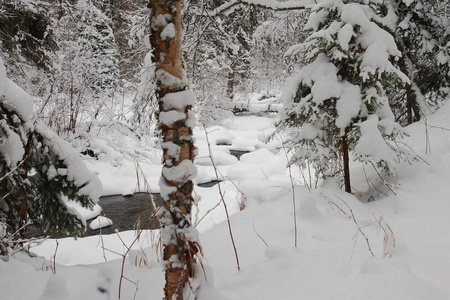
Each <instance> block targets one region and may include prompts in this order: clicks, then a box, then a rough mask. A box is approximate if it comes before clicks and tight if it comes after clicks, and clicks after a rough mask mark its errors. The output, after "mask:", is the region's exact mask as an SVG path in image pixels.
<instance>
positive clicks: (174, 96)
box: [149, 0, 199, 300]
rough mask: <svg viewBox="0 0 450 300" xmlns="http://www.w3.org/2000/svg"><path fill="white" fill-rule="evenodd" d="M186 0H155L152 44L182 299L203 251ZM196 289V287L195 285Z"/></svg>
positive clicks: (169, 280) (167, 208) (164, 180)
mask: <svg viewBox="0 0 450 300" xmlns="http://www.w3.org/2000/svg"><path fill="white" fill-rule="evenodd" d="M181 2H182V1H180V0H151V1H150V3H149V7H150V8H151V15H150V17H151V23H150V42H151V45H152V48H153V51H154V52H153V62H154V63H155V72H156V73H155V74H156V85H157V93H156V94H157V98H158V102H159V113H158V121H159V123H158V124H159V129H160V131H161V138H162V141H161V146H162V148H163V151H164V154H163V170H162V175H161V180H160V189H161V195H162V197H163V198H164V201H165V203H164V206H163V208H162V211H161V215H160V217H161V221H162V223H163V228H162V229H161V239H162V244H163V259H164V266H165V279H166V284H165V287H164V296H165V299H168V300H173V299H177V300H182V299H183V297H184V290H186V289H187V288H188V287H187V284H186V283H187V282H188V280H189V279H190V278H192V277H193V276H194V269H195V264H196V255H197V252H198V250H199V244H198V240H197V236H198V233H197V231H196V229H195V228H193V227H192V224H191V207H192V204H193V202H194V200H193V197H192V190H193V183H192V179H193V178H194V177H195V175H196V172H197V170H196V168H195V166H194V164H193V160H194V152H195V147H194V143H193V139H192V128H193V126H194V125H195V114H194V113H193V112H192V105H193V104H194V103H195V96H194V94H193V93H192V92H191V91H188V90H187V78H186V72H185V71H184V69H183V66H182V59H181V33H182V24H181ZM191 288H192V285H191Z"/></svg>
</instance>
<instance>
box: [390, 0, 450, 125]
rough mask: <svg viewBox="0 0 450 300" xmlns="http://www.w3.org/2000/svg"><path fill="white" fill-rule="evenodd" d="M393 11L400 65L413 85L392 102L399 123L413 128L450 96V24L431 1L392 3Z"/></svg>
mask: <svg viewBox="0 0 450 300" xmlns="http://www.w3.org/2000/svg"><path fill="white" fill-rule="evenodd" d="M389 10H392V14H393V15H395V16H396V17H397V21H396V22H395V24H394V26H393V28H392V26H391V27H390V28H389V29H391V30H392V32H393V36H394V38H395V40H396V43H397V46H398V48H399V50H400V51H401V52H402V56H401V57H400V58H399V60H398V62H397V64H398V66H399V68H400V70H401V71H402V72H403V73H405V74H406V75H407V76H408V77H409V79H410V81H411V82H410V83H408V84H406V86H405V89H404V90H399V89H391V90H390V91H389V98H390V103H391V106H392V108H393V111H394V113H395V115H396V119H397V120H398V121H399V122H402V123H404V124H411V123H412V122H413V121H418V120H419V119H420V118H421V116H422V115H426V114H427V113H428V112H429V111H432V110H435V109H436V108H437V107H439V105H440V103H441V102H442V101H444V100H446V99H447V98H448V97H449V96H450V50H449V49H450V30H449V28H450V22H449V21H448V19H445V18H444V17H441V16H439V15H438V14H437V13H436V9H435V8H434V7H433V5H432V3H431V2H430V1H422V0H391V1H390V2H389V1H388V2H387V5H386V11H389Z"/></svg>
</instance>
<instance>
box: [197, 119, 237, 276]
mask: <svg viewBox="0 0 450 300" xmlns="http://www.w3.org/2000/svg"><path fill="white" fill-rule="evenodd" d="M203 128H204V130H205V135H206V143H207V144H208V152H209V158H210V159H211V164H212V166H213V169H214V173H215V175H216V179H217V181H219V173H218V172H217V166H216V164H215V162H214V159H213V157H212V150H211V143H210V142H209V137H208V132H207V131H206V126H205V124H203ZM217 187H218V189H219V195H220V199H221V201H222V203H223V207H224V208H225V214H226V216H227V223H228V230H229V232H230V238H231V243H232V244H233V249H234V255H235V257H236V264H237V269H238V271H240V270H241V267H240V263H239V256H238V253H237V249H236V243H235V242H234V237H233V231H232V229H231V222H230V215H229V213H228V208H227V204H226V202H225V198H224V194H223V192H222V187H221V185H220V182H217Z"/></svg>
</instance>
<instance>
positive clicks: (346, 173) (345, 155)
mask: <svg viewBox="0 0 450 300" xmlns="http://www.w3.org/2000/svg"><path fill="white" fill-rule="evenodd" d="M347 133H348V127H347V128H345V135H344V136H343V137H342V159H343V164H344V187H345V191H346V192H347V193H351V192H352V186H351V184H350V160H349V153H348V152H349V151H348V142H347Z"/></svg>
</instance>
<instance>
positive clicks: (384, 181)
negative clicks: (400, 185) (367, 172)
mask: <svg viewBox="0 0 450 300" xmlns="http://www.w3.org/2000/svg"><path fill="white" fill-rule="evenodd" d="M370 164H371V165H372V167H373V169H374V170H375V172H377V174H378V177H380V179H381V181H383V183H384V184H385V185H386V186H387V187H388V189H389V190H391V192H392V193H393V194H394V195H396V196H397V194H396V193H395V192H394V190H393V189H392V188H391V186H390V185H389V183H387V181H386V180H385V179H384V178H383V176H381V174H380V172H378V169H377V168H376V167H375V164H374V163H373V162H372V161H371V162H370Z"/></svg>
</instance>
